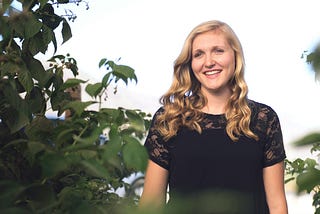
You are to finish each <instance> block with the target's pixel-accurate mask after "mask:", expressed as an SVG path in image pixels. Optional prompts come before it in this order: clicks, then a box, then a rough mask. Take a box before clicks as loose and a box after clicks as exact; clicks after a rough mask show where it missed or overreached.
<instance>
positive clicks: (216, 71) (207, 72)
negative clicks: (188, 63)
mask: <svg viewBox="0 0 320 214" xmlns="http://www.w3.org/2000/svg"><path fill="white" fill-rule="evenodd" d="M221 72H222V70H212V71H205V72H204V73H203V74H204V75H208V76H209V75H215V74H218V73H221Z"/></svg>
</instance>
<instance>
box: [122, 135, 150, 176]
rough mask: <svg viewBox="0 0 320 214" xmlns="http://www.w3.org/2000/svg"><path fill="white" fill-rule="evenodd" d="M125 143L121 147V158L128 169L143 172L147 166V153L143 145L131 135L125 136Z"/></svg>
mask: <svg viewBox="0 0 320 214" xmlns="http://www.w3.org/2000/svg"><path fill="white" fill-rule="evenodd" d="M124 140H125V141H126V144H125V145H124V147H123V151H122V153H123V160H124V163H125V164H126V166H127V167H128V168H129V169H135V170H137V171H142V172H144V171H145V169H146V167H147V161H148V153H147V151H146V149H145V147H144V146H143V145H141V144H140V142H139V141H138V140H137V139H135V138H134V137H132V136H125V137H124Z"/></svg>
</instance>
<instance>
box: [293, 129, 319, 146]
mask: <svg viewBox="0 0 320 214" xmlns="http://www.w3.org/2000/svg"><path fill="white" fill-rule="evenodd" d="M315 143H320V132H315V133H310V134H308V135H305V136H304V137H302V138H300V139H298V140H296V141H295V142H293V144H294V145H295V146H305V145H312V144H315Z"/></svg>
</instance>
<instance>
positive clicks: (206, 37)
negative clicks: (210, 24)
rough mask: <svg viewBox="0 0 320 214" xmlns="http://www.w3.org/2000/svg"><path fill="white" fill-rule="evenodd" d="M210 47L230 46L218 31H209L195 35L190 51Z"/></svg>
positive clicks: (223, 35)
mask: <svg viewBox="0 0 320 214" xmlns="http://www.w3.org/2000/svg"><path fill="white" fill-rule="evenodd" d="M212 46H225V47H228V46H230V45H229V44H228V41H227V38H226V36H225V34H224V33H223V32H221V31H218V30H211V31H207V32H204V33H201V34H199V35H197V36H196V37H195V38H194V40H193V42H192V49H193V50H195V49H202V48H206V47H212Z"/></svg>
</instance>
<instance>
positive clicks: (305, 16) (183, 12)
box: [58, 0, 320, 214]
mask: <svg viewBox="0 0 320 214" xmlns="http://www.w3.org/2000/svg"><path fill="white" fill-rule="evenodd" d="M88 2H89V7H90V9H89V10H85V5H84V4H83V5H81V4H80V6H79V7H75V6H72V7H71V9H72V10H73V11H74V12H75V13H76V14H77V15H78V18H77V19H76V20H75V22H73V23H70V25H71V29H72V33H73V37H72V38H71V40H70V41H68V42H67V43H65V44H63V45H62V46H61V47H59V49H58V54H60V53H61V54H66V53H70V54H71V56H72V57H74V58H76V60H77V61H78V67H79V69H80V76H79V78H82V79H85V80H88V81H89V82H91V83H94V82H99V81H101V78H102V77H103V76H104V74H105V73H106V71H105V70H104V69H99V67H98V63H99V61H100V59H102V58H107V59H109V60H114V61H117V60H118V59H119V58H121V59H120V60H119V61H117V62H118V63H119V64H124V65H128V66H130V67H132V68H134V69H135V72H136V75H137V78H138V83H137V84H135V83H134V82H133V83H129V85H128V86H125V85H124V84H120V85H119V87H118V92H117V94H116V95H113V93H112V91H113V90H112V89H110V91H109V93H108V99H107V101H106V102H104V103H103V105H104V107H119V106H122V107H126V108H133V109H141V110H143V111H145V112H149V113H152V114H153V113H154V112H155V111H156V110H157V109H158V108H159V106H160V104H159V101H158V100H159V98H160V96H161V95H162V94H163V93H165V92H166V91H167V89H168V88H169V86H170V84H171V80H172V72H173V63H174V60H175V59H176V57H177V56H178V54H179V53H180V50H181V48H182V45H183V43H184V40H185V38H186V36H187V34H188V33H189V32H190V31H191V29H192V28H193V27H195V26H196V25H198V24H200V23H201V22H204V21H207V20H211V19H218V20H221V21H224V22H226V23H228V24H229V25H230V26H231V27H232V28H233V29H234V31H235V32H236V34H237V35H238V37H239V39H240V41H241V42H242V46H243V49H244V53H245V59H246V74H245V75H246V76H245V77H246V81H247V83H248V87H249V98H250V99H253V100H256V101H259V102H263V103H265V104H268V105H269V106H271V107H272V108H273V109H274V110H275V111H276V112H277V113H278V116H279V118H280V122H281V125H282V131H283V137H284V142H285V147H286V149H287V151H286V152H287V156H288V158H289V159H293V158H296V157H302V158H303V157H307V156H308V155H309V148H304V149H296V148H294V147H292V145H291V143H292V141H294V140H296V139H298V138H300V137H302V136H304V135H305V134H306V133H310V132H313V131H319V130H320V114H319V110H320V99H319V95H320V83H319V82H316V81H315V77H314V73H313V72H312V71H311V70H310V66H309V65H307V64H306V63H305V60H304V59H302V58H301V55H302V54H303V53H304V51H312V50H313V48H315V45H316V44H317V43H318V42H320V28H319V27H318V26H319V25H318V24H319V15H318V14H319V8H320V1H318V0H305V1H301V0H299V1H293V0H282V1H279V0H269V1H250V0H223V1H215V0H197V1H188V0H161V1H160V0H158V1H155V0H95V1H90V0H88ZM84 99H89V98H86V97H85V96H84ZM301 198H302V197H300V198H299V200H298V199H296V198H295V197H291V198H290V200H291V202H292V203H290V204H289V208H291V209H292V210H294V211H292V212H290V213H293V214H295V213H297V214H298V213H300V212H299V211H297V210H299V206H300V208H301V210H304V213H312V211H313V209H312V207H310V206H309V207H308V205H309V204H310V201H309V200H310V199H307V204H306V203H305V202H304V201H303V200H301ZM292 204H294V205H292ZM290 205H291V206H290ZM293 206H295V207H293ZM306 209H309V211H310V212H309V211H306Z"/></svg>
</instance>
